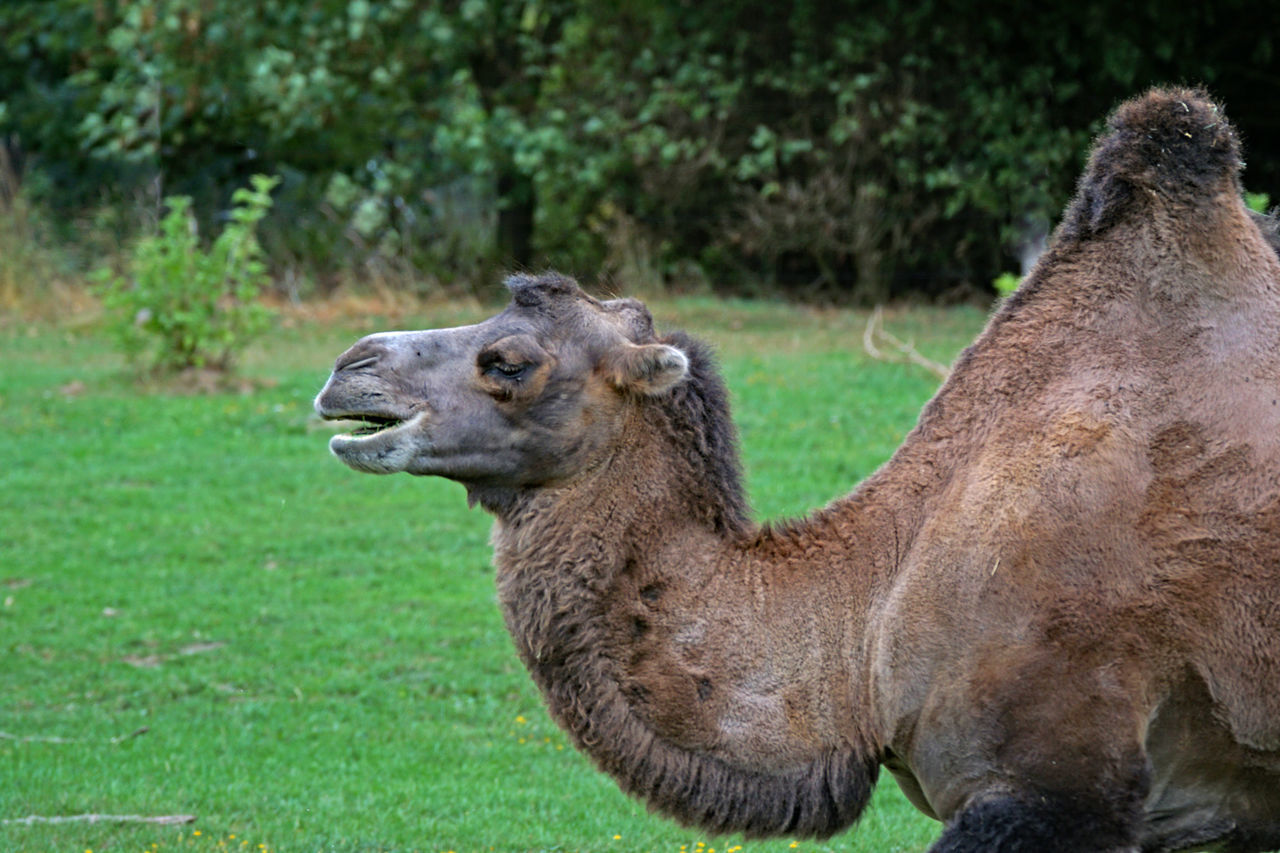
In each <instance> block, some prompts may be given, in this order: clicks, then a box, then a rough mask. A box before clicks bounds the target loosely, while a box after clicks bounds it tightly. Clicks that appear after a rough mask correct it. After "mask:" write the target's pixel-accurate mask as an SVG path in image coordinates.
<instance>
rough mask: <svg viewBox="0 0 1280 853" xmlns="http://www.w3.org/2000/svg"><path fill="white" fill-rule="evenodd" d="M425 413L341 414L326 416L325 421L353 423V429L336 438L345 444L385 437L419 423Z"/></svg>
mask: <svg viewBox="0 0 1280 853" xmlns="http://www.w3.org/2000/svg"><path fill="white" fill-rule="evenodd" d="M422 415H423V413H422V412H417V413H415V414H411V415H405V416H403V417H402V416H400V415H394V414H391V413H389V412H341V413H337V412H335V413H332V414H325V415H324V418H325V420H329V421H346V422H349V423H351V425H352V426H351V428H350V429H349V430H347V431H346V432H343V433H340V434H339V435H337V436H335V438H337V439H341V440H342V441H344V442H359V441H366V440H368V439H371V438H377V437H379V436H385V435H386V434H388V433H390V432H393V431H395V430H397V429H400V428H402V427H405V426H408V425H410V424H413V423H417V422H418V421H419V420H421V418H422Z"/></svg>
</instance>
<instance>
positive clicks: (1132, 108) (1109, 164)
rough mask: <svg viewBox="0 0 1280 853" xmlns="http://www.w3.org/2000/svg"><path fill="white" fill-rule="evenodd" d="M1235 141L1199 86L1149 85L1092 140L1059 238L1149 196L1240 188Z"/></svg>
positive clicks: (1112, 218)
mask: <svg viewBox="0 0 1280 853" xmlns="http://www.w3.org/2000/svg"><path fill="white" fill-rule="evenodd" d="M1242 165H1243V164H1242V163H1241V161H1240V142H1239V140H1238V139H1237V137H1236V133H1235V130H1234V129H1233V128H1232V127H1231V124H1230V122H1228V121H1227V119H1226V117H1225V116H1224V115H1223V114H1222V111H1221V110H1220V109H1219V108H1218V105H1217V104H1215V103H1214V102H1213V101H1212V100H1211V99H1210V98H1209V96H1208V94H1207V93H1205V91H1204V90H1202V89H1152V90H1151V91H1149V92H1147V93H1146V94H1145V95H1143V96H1141V97H1138V98H1135V99H1133V100H1131V101H1127V102H1126V103H1124V104H1121V105H1120V107H1119V108H1118V109H1117V110H1116V111H1115V112H1114V113H1112V115H1111V118H1110V119H1109V120H1108V122H1107V132H1106V133H1104V134H1103V135H1102V137H1100V138H1099V140H1098V141H1097V143H1096V144H1095V145H1094V148H1093V154H1092V156H1091V157H1090V158H1089V165H1088V166H1087V167H1086V169H1085V172H1084V175H1083V176H1081V179H1080V184H1079V187H1078V188H1077V191H1076V196H1075V199H1074V200H1073V201H1072V202H1071V204H1070V205H1069V206H1068V207H1067V210H1066V213H1065V215H1064V216H1063V220H1062V225H1061V226H1059V229H1058V241H1059V242H1060V243H1061V242H1067V241H1079V240H1084V239H1087V238H1089V237H1092V236H1094V235H1096V234H1099V233H1100V232H1102V231H1104V230H1106V229H1107V228H1108V227H1110V226H1111V225H1113V224H1115V223H1116V222H1117V221H1119V220H1121V219H1123V218H1124V217H1125V216H1126V215H1129V214H1131V213H1133V212H1136V211H1138V210H1142V209H1143V206H1144V205H1145V204H1146V203H1147V200H1148V199H1150V197H1151V196H1152V195H1155V196H1158V197H1159V198H1160V199H1161V201H1162V202H1163V203H1166V204H1167V203H1173V204H1179V203H1181V204H1185V205H1191V206H1194V205H1196V204H1198V203H1200V202H1202V201H1204V200H1207V199H1209V198H1210V197H1211V196H1212V195H1213V193H1214V189H1215V187H1217V186H1219V185H1221V184H1222V183H1223V182H1230V183H1233V184H1234V185H1235V186H1236V189H1237V191H1238V190H1239V173H1240V168H1241V166H1242Z"/></svg>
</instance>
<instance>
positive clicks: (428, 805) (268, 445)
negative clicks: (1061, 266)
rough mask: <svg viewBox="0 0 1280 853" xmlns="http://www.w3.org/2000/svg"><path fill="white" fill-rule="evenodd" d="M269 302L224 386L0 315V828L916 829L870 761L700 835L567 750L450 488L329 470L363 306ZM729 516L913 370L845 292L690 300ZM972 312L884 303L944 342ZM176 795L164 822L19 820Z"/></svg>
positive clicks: (917, 336)
mask: <svg viewBox="0 0 1280 853" xmlns="http://www.w3.org/2000/svg"><path fill="white" fill-rule="evenodd" d="M484 313H485V312H484V311H483V309H481V308H478V307H468V306H451V307H444V308H440V309H436V310H426V309H423V310H422V311H420V312H418V313H416V314H412V315H410V316H407V317H397V318H395V319H394V321H392V320H387V319H385V318H382V317H376V316H356V317H350V316H348V317H345V318H343V319H339V320H331V321H328V322H320V321H319V320H317V319H314V318H313V319H306V318H300V317H293V318H292V319H290V321H289V322H288V323H286V324H285V325H284V326H283V327H282V328H281V329H280V330H279V332H278V333H276V334H274V335H273V336H272V338H271V340H270V341H269V342H267V343H265V344H263V345H261V346H258V347H257V348H255V349H254V350H253V351H252V352H251V353H249V355H248V356H247V358H246V361H245V366H244V373H245V375H246V376H247V377H248V378H249V379H251V380H252V382H251V383H250V384H249V385H247V386H246V387H245V388H241V389H239V390H235V391H229V392H224V393H213V394H210V393H204V394H195V393H187V390H186V389H183V388H180V387H172V386H170V387H148V388H140V387H139V386H138V385H137V384H136V383H135V382H133V381H132V380H131V379H129V378H128V376H127V375H126V373H125V372H124V369H123V365H122V363H121V362H120V360H119V359H118V358H117V357H116V356H115V355H114V354H113V352H112V349H111V347H110V344H109V342H108V341H106V340H105V339H104V338H103V337H102V336H101V335H100V334H99V333H98V332H97V331H95V329H94V327H93V326H92V325H77V324H75V323H70V322H69V323H64V324H61V325H57V326H53V325H32V326H28V325H26V324H23V323H18V322H14V321H9V322H7V323H5V324H3V325H0V358H2V359H3V364H4V367H3V368H0V431H2V434H3V436H4V440H3V441H2V442H0V471H2V472H3V474H2V475H0V476H2V477H3V488H2V489H0V557H2V558H3V563H2V564H0V652H2V653H3V655H4V661H5V663H4V665H3V667H0V819H3V820H8V821H10V822H9V823H6V824H2V825H0V849H3V850H6V851H8V850H13V851H22V850H29V851H76V853H83V851H86V850H92V851H94V853H100V851H108V850H110V851H135V853H143V851H153V850H159V851H169V850H193V851H221V850H246V851H250V850H252V851H268V850H269V851H295V850H296V851H329V850H334V851H366V850H368V851H374V850H423V851H445V850H456V851H470V850H477V851H484V850H495V851H522V850H582V851H614V850H616V851H638V850H653V851H670V853H679V851H682V850H683V851H686V853H698V851H705V853H709V851H710V850H711V849H712V848H714V849H715V850H716V851H719V853H724V851H726V850H732V849H738V850H742V851H783V850H786V851H790V850H805V851H818V850H833V851H855V850H867V851H870V850H875V851H893V850H902V851H915V850H922V849H924V847H926V846H927V844H928V843H929V841H930V840H931V839H932V838H933V837H935V836H936V834H937V832H938V825H937V824H936V823H934V822H932V821H930V820H928V819H926V818H924V817H922V816H921V815H919V814H918V813H917V812H915V811H914V810H913V809H912V808H911V807H910V806H908V805H907V804H906V802H905V800H904V799H903V798H902V796H901V794H900V793H899V792H898V790H897V788H896V786H895V785H894V783H893V782H892V781H891V779H890V778H889V777H888V775H887V774H885V775H884V776H882V782H883V784H881V786H880V787H879V789H878V791H877V794H876V799H875V802H874V803H873V805H872V807H871V809H870V810H869V812H868V815H867V817H866V818H865V819H864V820H863V822H862V823H861V824H860V825H859V826H858V827H856V828H855V829H853V830H851V831H848V832H845V833H843V834H841V835H839V836H836V837H835V838H834V839H832V840H830V841H828V842H821V843H815V842H808V841H805V842H801V843H799V844H798V845H793V844H792V842H789V841H781V842H770V843H757V842H743V841H742V840H741V839H735V838H711V837H706V836H702V835H700V834H698V833H696V832H693V831H689V830H685V829H682V828H680V827H678V826H676V825H675V824H672V823H670V822H669V821H666V820H664V819H661V818H658V817H655V816H651V815H649V814H648V813H647V812H646V811H645V809H644V807H643V806H642V805H639V804H638V803H636V802H634V801H632V800H630V799H627V798H626V797H624V796H623V795H622V794H620V793H619V792H618V791H617V789H616V787H615V786H614V785H613V783H612V782H611V781H609V780H608V779H607V778H606V777H604V776H603V775H601V774H599V773H597V772H596V771H594V770H593V769H592V768H591V767H590V766H589V764H588V762H587V761H586V760H585V759H584V758H583V757H582V756H580V755H578V754H577V753H576V752H575V751H574V750H573V749H572V748H571V747H569V746H568V744H567V741H566V739H565V737H564V736H563V735H562V734H561V733H560V732H559V731H558V730H557V729H556V727H555V726H554V724H553V723H552V722H551V721H550V720H549V718H548V717H547V715H546V714H545V712H544V711H543V710H542V707H541V703H540V700H539V698H538V696H537V694H536V692H535V690H534V688H533V686H532V685H531V683H530V682H529V680H528V678H527V677H526V676H525V674H524V671H523V670H522V669H521V667H520V665H519V663H518V661H517V660H516V657H515V654H514V651H513V649H512V647H511V644H510V641H509V639H508V637H507V635H506V633H505V632H504V630H503V628H502V625H501V619H500V616H499V614H498V610H497V607H496V604H495V602H494V589H493V577H492V571H491V569H490V564H489V549H488V546H487V536H488V528H489V519H488V517H487V516H485V515H484V514H483V513H481V512H479V511H468V510H467V508H466V502H465V500H464V494H463V491H462V489H461V487H459V486H457V485H454V484H450V483H447V482H444V481H429V480H419V479H415V478H411V477H408V476H404V475H400V476H394V477H371V476H368V475H361V474H356V473H354V472H352V471H350V470H348V469H346V468H345V467H343V466H342V465H341V464H339V463H338V462H336V461H335V460H333V459H332V458H331V457H330V456H329V455H328V452H327V450H326V448H325V444H326V441H327V438H328V434H329V433H328V432H327V430H326V428H325V427H324V426H323V425H320V424H318V423H316V421H315V419H314V416H313V415H312V414H311V399H312V397H313V396H314V394H315V393H316V391H318V390H319V388H320V386H321V384H322V383H323V381H324V379H325V377H326V375H327V373H328V368H329V366H330V365H331V364H332V361H333V358H334V357H335V356H336V355H337V354H338V353H339V352H340V351H341V350H342V349H344V348H345V347H346V346H347V345H348V344H349V343H350V342H351V341H353V340H354V339H355V338H356V337H358V336H359V335H361V334H363V333H365V332H368V331H375V330H378V329H384V328H388V327H390V326H397V327H404V326H408V327H428V326H436V325H451V324H454V323H458V322H464V321H471V320H475V319H479V318H480V317H481V316H483V314H484ZM655 314H656V315H657V316H658V320H659V324H660V326H662V327H665V328H670V327H672V326H674V325H680V326H683V327H685V328H688V329H690V330H691V331H694V332H696V333H699V334H701V335H703V336H704V337H706V338H708V339H710V340H711V341H713V342H714V343H715V344H716V346H717V348H718V350H719V352H720V354H721V360H722V364H723V368H724V371H725V373H726V375H727V379H728V382H729V385H730V388H731V390H732V392H733V396H734V405H735V410H736V413H737V416H738V423H739V428H740V431H741V436H742V443H743V451H744V459H745V464H746V468H747V471H748V478H749V490H750V494H751V496H752V499H753V501H754V504H755V507H756V511H757V513H758V514H759V516H760V517H762V518H765V517H776V516H779V515H796V514H800V513H803V512H805V511H807V510H809V509H811V508H813V507H815V506H819V505H821V504H823V503H825V502H826V501H828V500H829V499H831V498H832V497H835V496H837V495H839V494H842V493H844V492H846V491H848V490H849V489H850V488H851V487H852V486H853V484H854V483H856V482H857V481H858V480H859V479H861V478H862V477H865V476H866V475H867V474H868V473H870V472H871V471H872V470H874V469H875V468H876V467H877V466H878V465H879V464H880V463H882V462H883V461H884V460H885V459H886V458H887V457H888V456H889V454H890V453H891V452H892V450H893V448H894V447H895V446H896V445H897V443H898V442H899V441H900V440H901V438H902V436H903V435H904V434H905V432H906V431H907V430H908V429H910V427H911V425H912V424H913V422H914V420H915V417H916V415H917V413H918V412H919V409H920V406H921V404H922V403H923V402H924V401H925V400H926V399H927V398H928V397H929V395H930V394H931V393H932V391H933V389H934V388H935V386H936V384H937V380H936V379H935V378H934V377H933V376H931V375H930V374H928V373H927V372H925V371H924V370H922V369H920V368H918V367H914V366H910V365H905V364H893V363H884V362H877V361H873V360H871V359H869V358H868V357H867V356H866V355H864V353H863V351H862V347H861V334H862V328H863V323H864V321H865V317H864V316H863V315H858V314H854V313H851V312H838V311H814V310H802V309H795V308H789V307H784V306H778V305H767V304H747V303H742V304H725V303H721V302H714V301H710V300H706V301H699V300H692V301H688V300H686V301H680V302H674V303H669V304H663V305H662V306H660V307H659V308H657V309H656V310H655ZM982 321H983V317H982V314H981V312H979V311H976V310H965V309H957V310H948V311H942V310H926V309H912V310H903V311H898V312H891V313H890V314H889V315H888V316H887V317H886V323H887V324H888V326H889V327H890V328H891V329H892V330H893V331H894V332H895V333H896V334H898V335H899V336H900V337H904V338H911V339H914V340H915V341H916V343H917V344H918V346H919V348H920V350H921V351H923V352H924V353H925V354H926V355H929V356H931V357H933V358H935V359H938V360H940V361H943V362H949V361H950V360H951V359H952V357H954V355H955V353H956V352H957V351H958V350H959V348H960V347H962V346H963V345H964V344H965V343H967V341H968V340H969V339H970V338H971V337H972V336H973V334H974V333H975V332H976V331H977V329H978V328H979V327H980V326H981V324H982ZM92 813H96V814H111V815H138V816H164V815H193V816H194V817H195V821H194V822H192V823H184V824H180V825H176V826H162V825H155V824H143V823H136V822H128V823H94V824H89V823H84V822H75V823H63V824H20V823H13V822H12V821H13V820H15V819H19V818H24V817H27V816H32V815H37V816H46V817H47V816H68V815H82V814H92Z"/></svg>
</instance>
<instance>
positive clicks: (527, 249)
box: [494, 166, 534, 269]
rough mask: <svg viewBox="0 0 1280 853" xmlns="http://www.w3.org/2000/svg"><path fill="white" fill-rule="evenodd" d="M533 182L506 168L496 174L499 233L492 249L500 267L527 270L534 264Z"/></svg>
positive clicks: (526, 176) (525, 176)
mask: <svg viewBox="0 0 1280 853" xmlns="http://www.w3.org/2000/svg"><path fill="white" fill-rule="evenodd" d="M533 211H534V195H533V179H532V178H530V177H529V176H528V175H522V174H520V173H519V172H517V171H515V169H514V168H512V167H510V166H508V167H507V168H505V169H503V170H502V172H500V173H499V175H498V231H497V234H496V235H495V238H496V240H495V246H494V249H495V251H496V253H497V259H498V262H499V263H500V264H504V265H506V266H510V267H514V268H520V269H529V268H530V267H531V265H532V264H533Z"/></svg>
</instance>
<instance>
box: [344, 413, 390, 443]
mask: <svg viewBox="0 0 1280 853" xmlns="http://www.w3.org/2000/svg"><path fill="white" fill-rule="evenodd" d="M346 420H354V421H359V422H360V426H358V427H355V428H354V429H352V430H351V431H350V432H348V433H344V434H345V435H346V436H347V437H348V438H368V437H369V436H373V435H377V434H378V433H380V432H385V431H387V430H389V429H395V428H396V427H398V426H400V424H402V423H404V418H395V417H391V416H389V415H356V416H354V417H351V418H346Z"/></svg>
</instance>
